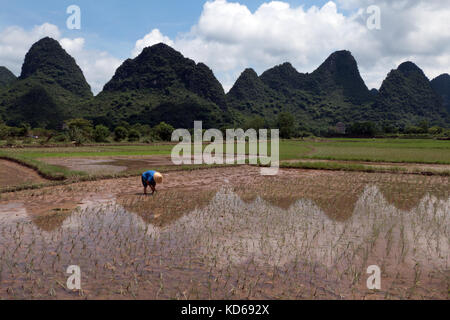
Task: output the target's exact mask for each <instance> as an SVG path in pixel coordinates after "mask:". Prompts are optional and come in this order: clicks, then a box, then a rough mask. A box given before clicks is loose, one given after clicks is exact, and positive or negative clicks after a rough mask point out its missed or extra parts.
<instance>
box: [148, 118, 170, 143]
mask: <svg viewBox="0 0 450 320" xmlns="http://www.w3.org/2000/svg"><path fill="white" fill-rule="evenodd" d="M174 130H175V128H174V127H172V126H171V125H170V124H167V123H165V122H161V123H160V124H158V125H157V126H155V127H154V128H153V131H154V133H155V135H156V136H158V137H159V138H160V139H161V140H163V141H170V140H172V132H173V131H174Z"/></svg>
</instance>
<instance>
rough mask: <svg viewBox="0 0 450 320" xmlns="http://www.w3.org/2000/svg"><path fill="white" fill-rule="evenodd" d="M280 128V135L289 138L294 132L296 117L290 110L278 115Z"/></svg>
mask: <svg viewBox="0 0 450 320" xmlns="http://www.w3.org/2000/svg"><path fill="white" fill-rule="evenodd" d="M277 122H278V123H277V124H278V129H280V137H281V138H283V139H289V138H291V137H292V135H293V133H294V129H295V128H294V124H295V118H294V116H293V115H292V114H290V113H288V112H282V113H280V114H279V115H278V121H277Z"/></svg>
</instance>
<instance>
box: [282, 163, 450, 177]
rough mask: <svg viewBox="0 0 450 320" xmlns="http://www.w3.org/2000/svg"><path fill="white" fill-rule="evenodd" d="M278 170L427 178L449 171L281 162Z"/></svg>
mask: <svg viewBox="0 0 450 320" xmlns="http://www.w3.org/2000/svg"><path fill="white" fill-rule="evenodd" d="M280 168H284V169H306V170H330V171H354V172H369V173H399V174H417V175H427V176H450V170H443V171H438V170H420V169H413V170H408V169H406V168H401V167H374V166H369V165H363V164H353V163H352V164H346V163H337V162H282V163H281V164H280Z"/></svg>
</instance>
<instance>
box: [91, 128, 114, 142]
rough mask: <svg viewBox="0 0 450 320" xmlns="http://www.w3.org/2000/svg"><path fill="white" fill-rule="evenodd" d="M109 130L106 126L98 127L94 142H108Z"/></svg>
mask: <svg viewBox="0 0 450 320" xmlns="http://www.w3.org/2000/svg"><path fill="white" fill-rule="evenodd" d="M109 134H110V132H109V129H108V128H107V127H105V126H104V125H101V124H99V125H97V126H95V129H94V140H95V142H107V141H108V140H107V139H108V137H109Z"/></svg>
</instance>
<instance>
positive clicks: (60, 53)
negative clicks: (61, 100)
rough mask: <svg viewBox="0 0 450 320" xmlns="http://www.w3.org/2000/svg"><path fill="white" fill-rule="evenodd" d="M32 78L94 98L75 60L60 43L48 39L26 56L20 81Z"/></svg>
mask: <svg viewBox="0 0 450 320" xmlns="http://www.w3.org/2000/svg"><path fill="white" fill-rule="evenodd" d="M30 77H33V78H36V79H39V80H41V82H43V83H49V84H52V83H56V84H58V85H59V86H60V87H62V88H63V89H66V90H67V91H69V92H71V93H73V94H75V95H77V96H80V97H85V98H87V97H91V96H92V92H91V88H90V86H89V84H88V83H87V82H86V79H85V78H84V75H83V72H82V71H81V69H80V67H79V66H78V65H77V63H76V62H75V59H74V58H72V57H71V56H70V55H69V54H68V53H67V52H66V51H65V50H64V49H63V48H62V47H61V45H60V44H59V42H58V41H56V40H54V39H51V38H48V37H47V38H43V39H41V40H39V41H38V42H36V43H35V44H34V45H33V46H32V47H31V49H30V50H29V51H28V53H27V54H26V56H25V62H24V63H23V66H22V74H21V75H20V77H19V79H21V80H24V79H27V78H30Z"/></svg>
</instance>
